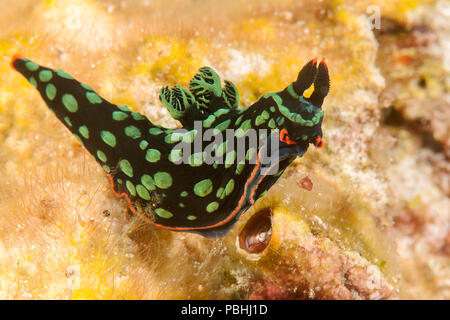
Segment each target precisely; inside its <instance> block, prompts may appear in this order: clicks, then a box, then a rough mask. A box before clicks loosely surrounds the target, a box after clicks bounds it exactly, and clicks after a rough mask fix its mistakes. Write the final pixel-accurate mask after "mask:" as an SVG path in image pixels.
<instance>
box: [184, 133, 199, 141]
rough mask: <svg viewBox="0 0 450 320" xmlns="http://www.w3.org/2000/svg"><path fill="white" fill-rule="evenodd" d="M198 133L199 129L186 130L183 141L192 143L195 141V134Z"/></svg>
mask: <svg viewBox="0 0 450 320" xmlns="http://www.w3.org/2000/svg"><path fill="white" fill-rule="evenodd" d="M196 135H197V130H191V131H189V132H186V133H185V134H184V135H183V142H185V143H192V142H194V139H195V136H196Z"/></svg>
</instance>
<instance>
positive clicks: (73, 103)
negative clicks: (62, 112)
mask: <svg viewBox="0 0 450 320" xmlns="http://www.w3.org/2000/svg"><path fill="white" fill-rule="evenodd" d="M62 102H63V104H64V106H65V107H66V109H67V110H68V111H69V112H77V111H78V103H77V100H75V98H74V97H73V95H71V94H65V95H63V97H62Z"/></svg>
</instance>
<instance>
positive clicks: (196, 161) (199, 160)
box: [189, 152, 203, 167]
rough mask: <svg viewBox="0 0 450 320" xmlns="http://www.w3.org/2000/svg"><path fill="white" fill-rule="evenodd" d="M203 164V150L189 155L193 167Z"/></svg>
mask: <svg viewBox="0 0 450 320" xmlns="http://www.w3.org/2000/svg"><path fill="white" fill-rule="evenodd" d="M202 164H203V152H197V153H194V154H192V155H191V156H190V157H189V165H190V166H191V167H199V166H201V165H202Z"/></svg>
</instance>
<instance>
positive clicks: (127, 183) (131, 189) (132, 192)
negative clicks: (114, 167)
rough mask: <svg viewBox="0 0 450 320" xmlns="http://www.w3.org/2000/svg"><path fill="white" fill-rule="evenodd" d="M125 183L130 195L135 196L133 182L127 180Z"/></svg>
mask: <svg viewBox="0 0 450 320" xmlns="http://www.w3.org/2000/svg"><path fill="white" fill-rule="evenodd" d="M125 185H126V186H127V189H128V192H129V193H130V194H131V195H132V196H135V195H136V188H135V187H134V184H133V183H132V182H131V181H129V180H127V182H125Z"/></svg>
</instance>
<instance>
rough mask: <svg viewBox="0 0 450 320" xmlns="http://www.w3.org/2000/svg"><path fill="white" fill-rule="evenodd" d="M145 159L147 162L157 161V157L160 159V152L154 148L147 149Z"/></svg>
mask: <svg viewBox="0 0 450 320" xmlns="http://www.w3.org/2000/svg"><path fill="white" fill-rule="evenodd" d="M145 159H146V160H147V161H148V162H157V161H158V160H159V159H161V152H159V151H158V150H156V149H148V150H147V153H146V154H145Z"/></svg>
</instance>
